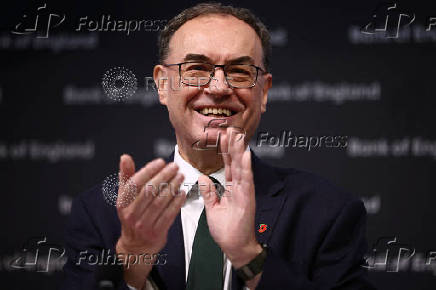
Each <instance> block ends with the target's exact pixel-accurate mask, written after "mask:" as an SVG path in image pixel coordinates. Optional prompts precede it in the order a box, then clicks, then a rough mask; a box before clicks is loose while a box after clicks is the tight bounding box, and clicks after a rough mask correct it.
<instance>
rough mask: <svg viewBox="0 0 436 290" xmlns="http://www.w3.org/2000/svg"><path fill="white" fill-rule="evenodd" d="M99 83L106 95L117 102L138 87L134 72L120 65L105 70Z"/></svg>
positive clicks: (123, 99)
mask: <svg viewBox="0 0 436 290" xmlns="http://www.w3.org/2000/svg"><path fill="white" fill-rule="evenodd" d="M101 84H102V87H103V90H104V93H105V94H106V96H107V97H108V98H110V99H112V100H114V101H117V102H122V101H125V100H127V98H129V97H131V96H133V95H134V94H135V92H136V90H137V89H138V80H137V79H136V76H135V74H134V73H133V72H132V71H131V70H129V69H126V68H125V67H121V66H117V67H114V68H111V69H109V70H108V71H106V72H105V73H104V75H103V79H102V83H101Z"/></svg>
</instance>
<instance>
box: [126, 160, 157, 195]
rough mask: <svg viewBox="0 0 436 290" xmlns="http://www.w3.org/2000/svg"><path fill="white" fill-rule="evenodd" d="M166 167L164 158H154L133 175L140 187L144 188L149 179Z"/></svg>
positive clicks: (134, 181)
mask: <svg viewBox="0 0 436 290" xmlns="http://www.w3.org/2000/svg"><path fill="white" fill-rule="evenodd" d="M164 167H165V161H164V160H163V159H162V158H157V159H154V160H153V161H151V162H149V163H147V164H146V165H145V166H144V167H142V168H141V169H140V170H139V171H138V172H136V174H135V175H133V176H132V177H131V180H132V183H134V184H135V185H136V186H137V187H138V189H140V188H142V187H143V186H144V184H146V183H147V182H148V181H149V180H151V179H152V178H153V177H154V176H155V175H156V174H157V173H159V172H160V171H161V170H162V169H163V168H164Z"/></svg>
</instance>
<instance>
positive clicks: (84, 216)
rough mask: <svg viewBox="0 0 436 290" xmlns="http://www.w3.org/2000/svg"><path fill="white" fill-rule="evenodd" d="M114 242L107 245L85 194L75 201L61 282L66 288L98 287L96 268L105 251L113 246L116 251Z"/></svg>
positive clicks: (121, 286) (67, 235)
mask: <svg viewBox="0 0 436 290" xmlns="http://www.w3.org/2000/svg"><path fill="white" fill-rule="evenodd" d="M113 247H114V246H113V245H112V246H111V247H110V249H107V246H106V247H105V245H104V242H103V239H102V237H101V234H100V232H99V230H98V227H97V226H96V225H95V224H94V222H93V219H92V218H91V215H90V213H89V210H88V208H87V207H86V206H85V203H84V202H83V200H82V198H81V196H79V197H78V198H77V199H75V201H74V202H73V205H72V209H71V215H70V218H69V221H68V223H67V226H66V231H65V248H66V255H67V262H66V264H65V266H64V269H63V272H64V277H63V281H62V285H61V289H63V290H70V289H71V290H73V289H74V290H76V289H98V287H97V282H96V272H97V271H98V269H99V267H100V265H99V264H101V263H104V260H105V259H106V258H105V257H107V256H103V258H102V253H103V255H104V254H105V253H106V254H107V251H108V250H110V251H111V252H110V253H112V254H115V249H114V248H113ZM117 289H123V290H128V289H129V288H128V287H127V285H126V284H125V282H124V281H123V279H120V280H119V281H118V288H117Z"/></svg>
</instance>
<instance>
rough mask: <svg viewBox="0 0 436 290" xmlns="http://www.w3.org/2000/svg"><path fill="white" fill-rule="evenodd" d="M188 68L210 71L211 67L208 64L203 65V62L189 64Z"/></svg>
mask: <svg viewBox="0 0 436 290" xmlns="http://www.w3.org/2000/svg"><path fill="white" fill-rule="evenodd" d="M186 70H188V71H189V70H191V71H192V70H199V71H209V67H208V66H207V65H201V64H194V65H189V66H188V67H187V68H186Z"/></svg>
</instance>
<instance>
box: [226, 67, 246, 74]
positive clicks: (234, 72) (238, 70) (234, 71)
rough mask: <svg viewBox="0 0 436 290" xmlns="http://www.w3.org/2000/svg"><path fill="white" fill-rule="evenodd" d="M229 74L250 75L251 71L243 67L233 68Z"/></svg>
mask: <svg viewBox="0 0 436 290" xmlns="http://www.w3.org/2000/svg"><path fill="white" fill-rule="evenodd" d="M228 73H229V74H241V75H250V71H249V70H246V69H242V68H233V69H231V70H229V72H228Z"/></svg>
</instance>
